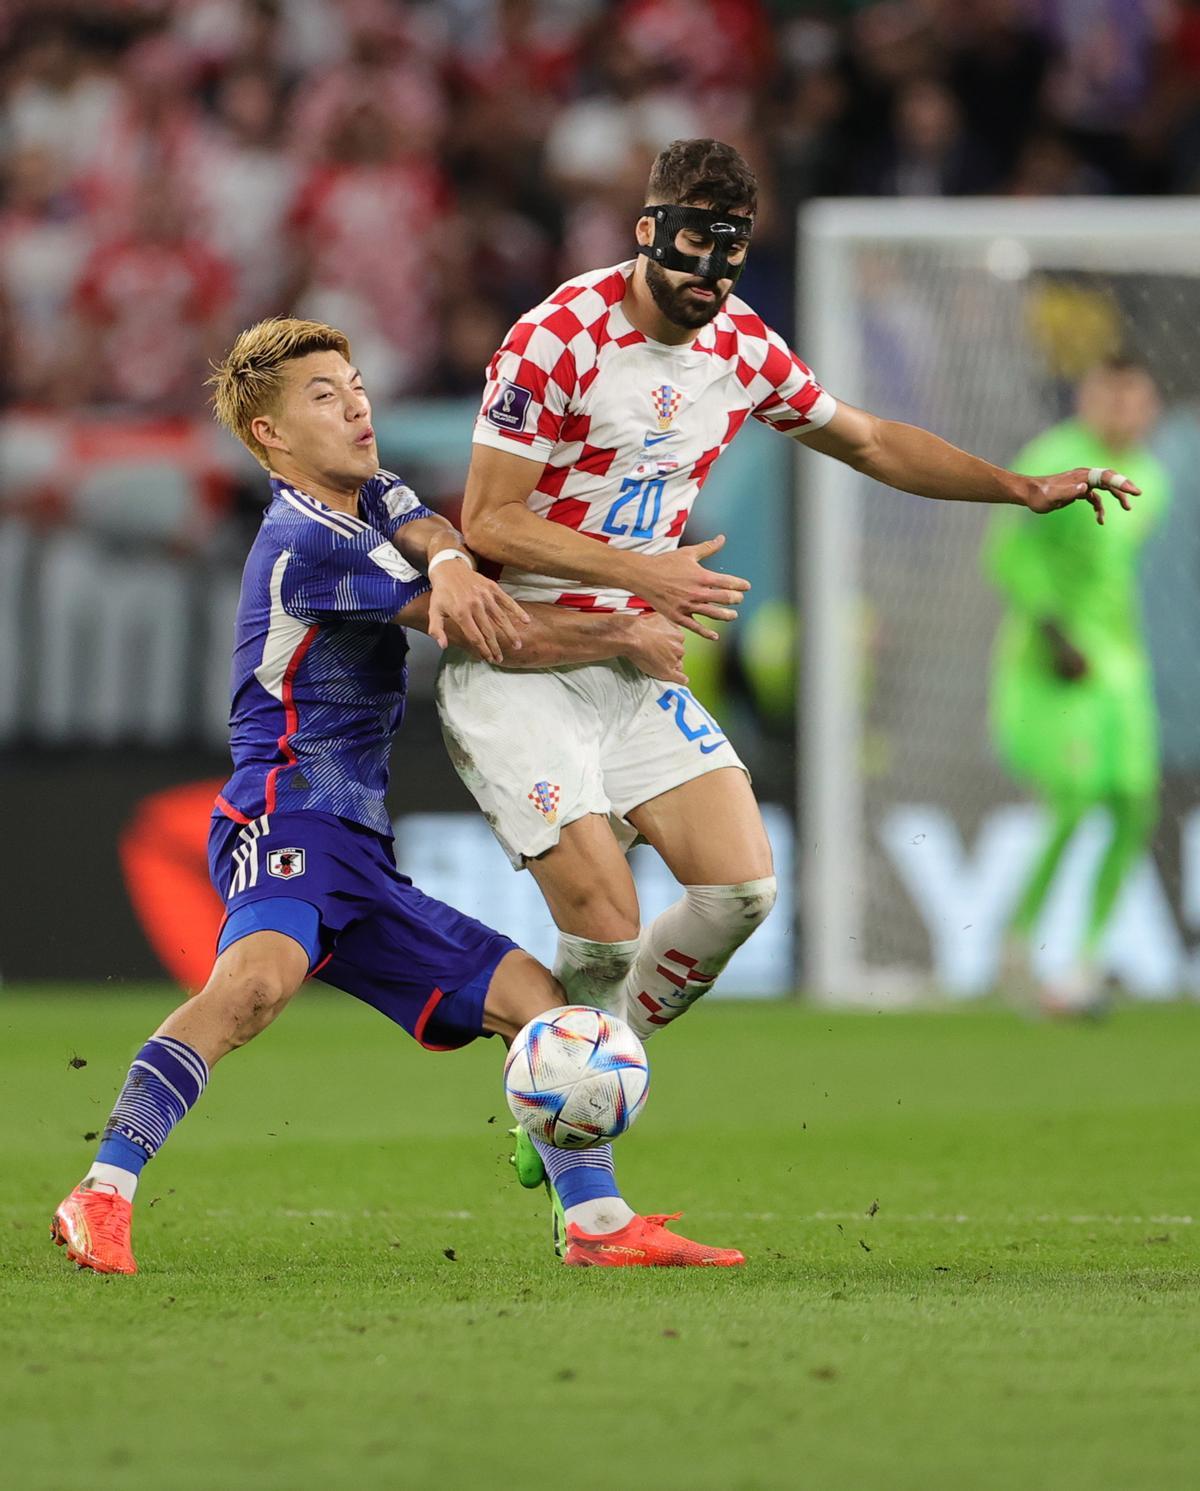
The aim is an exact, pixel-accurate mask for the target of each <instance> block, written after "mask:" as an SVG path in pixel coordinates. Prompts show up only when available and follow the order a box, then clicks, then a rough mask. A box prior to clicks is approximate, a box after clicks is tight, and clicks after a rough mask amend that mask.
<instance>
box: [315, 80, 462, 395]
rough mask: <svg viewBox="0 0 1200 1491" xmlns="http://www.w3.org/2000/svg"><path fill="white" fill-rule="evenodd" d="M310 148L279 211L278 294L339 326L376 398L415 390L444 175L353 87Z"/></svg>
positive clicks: (435, 304) (434, 331) (432, 334)
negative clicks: (289, 290)
mask: <svg viewBox="0 0 1200 1491" xmlns="http://www.w3.org/2000/svg"><path fill="white" fill-rule="evenodd" d="M321 153H322V155H323V156H324V159H323V161H322V162H321V163H319V164H317V165H315V166H313V167H312V169H311V171H310V172H309V175H308V177H307V178H306V180H305V181H304V183H303V185H302V186H301V188H300V193H299V195H298V197H297V199H296V203H295V206H294V209H293V212H292V216H291V219H290V224H289V232H290V235H291V243H292V248H293V251H294V253H295V255H296V264H295V267H294V275H295V278H294V284H295V285H296V293H295V295H294V296H292V297H289V303H294V308H295V310H296V311H297V312H298V313H299V314H301V315H308V316H312V317H314V318H315V319H317V320H323V321H329V322H331V323H332V324H333V325H335V326H339V327H341V328H342V329H343V330H344V331H345V332H346V334H347V335H348V336H349V338H350V341H351V343H352V344H353V346H354V355H355V361H356V362H357V364H358V366H359V367H360V368H361V370H362V374H363V378H364V380H365V382H366V384H367V386H368V388H370V389H371V390H372V392H373V394H374V396H375V397H376V398H377V399H384V398H390V397H392V396H394V395H396V394H401V393H410V392H418V391H424V390H426V389H427V388H428V387H429V383H430V376H431V371H432V364H433V362H434V360H435V358H436V355H437V343H438V318H439V313H440V308H441V301H442V280H441V276H442V272H443V268H444V264H443V260H442V256H441V252H440V250H441V243H442V238H443V230H444V226H445V223H446V220H447V217H448V214H449V208H450V192H449V185H448V182H447V180H446V178H445V175H444V174H443V172H442V170H441V168H440V166H439V165H438V162H437V158H436V157H435V156H434V155H432V154H431V153H427V152H424V151H415V150H413V149H412V148H411V144H410V141H409V139H408V137H407V136H406V134H405V133H404V131H403V126H402V122H401V121H400V120H399V119H397V118H396V116H395V115H393V114H392V113H391V112H390V111H389V110H388V109H387V108H386V107H385V106H384V105H383V103H381V102H376V101H372V100H371V99H369V98H366V97H359V96H357V95H355V94H351V95H350V96H349V98H348V100H347V102H346V106H345V110H344V112H343V113H341V114H340V115H337V116H335V117H334V118H333V120H332V121H331V123H330V126H329V133H328V136H327V137H326V139H325V141H324V142H323V150H322V152H321Z"/></svg>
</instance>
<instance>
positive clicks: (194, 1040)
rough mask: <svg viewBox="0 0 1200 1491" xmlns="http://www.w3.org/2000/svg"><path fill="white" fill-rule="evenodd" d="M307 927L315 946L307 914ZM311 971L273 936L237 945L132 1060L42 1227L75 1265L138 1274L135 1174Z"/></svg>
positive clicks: (304, 956) (294, 948) (302, 955)
mask: <svg viewBox="0 0 1200 1491" xmlns="http://www.w3.org/2000/svg"><path fill="white" fill-rule="evenodd" d="M309 909H311V908H309ZM312 923H313V926H312V930H313V934H314V937H315V934H316V912H315V911H314V912H312ZM309 962H310V955H309V953H308V951H307V950H306V949H305V948H304V947H303V946H302V945H301V944H300V943H299V942H297V941H295V940H294V939H293V938H291V937H290V936H285V935H284V934H282V933H280V932H268V931H260V932H254V933H252V934H251V935H249V936H246V937H243V938H241V939H240V940H238V941H236V942H234V943H233V944H232V945H231V946H227V947H226V949H225V951H224V952H223V953H221V955H220V956H219V957H218V958H217V961H216V963H215V964H214V965H213V970H212V973H211V974H210V975H209V978H208V982H207V983H206V984H205V986H204V988H203V989H202V990H201V991H200V993H199V994H197V995H196V996H195V997H194V998H192V999H189V1000H188V1001H187V1002H186V1003H185V1004H182V1005H180V1006H179V1008H178V1009H177V1010H175V1011H174V1013H173V1014H171V1015H168V1017H167V1018H166V1020H164V1021H163V1023H162V1024H161V1025H160V1026H159V1028H158V1030H157V1031H156V1032H155V1033H154V1035H152V1036H151V1037H150V1039H149V1040H148V1041H147V1042H146V1044H145V1045H144V1046H143V1047H142V1048H141V1050H140V1051H139V1052H138V1053H137V1055H136V1056H135V1057H134V1059H133V1063H132V1065H131V1066H130V1068H129V1074H128V1076H127V1077H126V1079H125V1085H124V1086H123V1087H122V1088H121V1092H120V1095H119V1096H118V1098H117V1102H116V1106H115V1107H114V1108H113V1111H112V1114H111V1116H110V1117H109V1120H108V1122H107V1124H106V1125H105V1127H104V1133H103V1136H102V1137H101V1140H100V1147H99V1149H98V1150H97V1151H96V1159H95V1162H94V1164H93V1165H92V1167H91V1169H90V1170H89V1171H88V1173H87V1175H86V1176H84V1178H83V1180H82V1181H80V1183H79V1185H77V1186H76V1187H75V1189H74V1190H73V1191H72V1192H71V1194H70V1195H69V1196H68V1197H67V1198H66V1200H65V1201H63V1202H62V1204H61V1205H60V1206H59V1207H58V1209H57V1211H56V1212H55V1213H54V1217H53V1220H52V1222H51V1224H50V1230H51V1235H52V1236H53V1238H54V1240H55V1241H56V1242H58V1243H59V1244H63V1245H65V1246H66V1249H67V1256H68V1257H69V1258H70V1259H72V1260H73V1261H74V1262H75V1263H77V1264H79V1265H80V1266H81V1267H83V1268H90V1269H94V1270H95V1271H96V1272H97V1273H121V1274H132V1273H136V1272H137V1265H136V1263H135V1262H134V1258H133V1252H132V1250H131V1247H130V1240H129V1233H130V1225H131V1222H132V1203H133V1197H134V1193H135V1192H136V1190H137V1184H138V1177H139V1175H140V1174H141V1171H142V1167H143V1166H144V1165H145V1164H146V1162H147V1160H150V1159H152V1158H153V1157H154V1155H155V1154H157V1152H158V1151H159V1149H161V1147H162V1146H163V1144H164V1143H165V1142H166V1140H167V1136H168V1135H169V1134H170V1132H171V1130H172V1129H173V1128H174V1127H175V1125H176V1124H177V1123H178V1122H179V1121H180V1119H181V1118H183V1117H184V1116H185V1115H186V1114H187V1113H188V1112H189V1111H190V1110H191V1109H192V1107H193V1106H194V1105H195V1104H196V1102H197V1101H198V1100H199V1098H200V1095H201V1093H202V1092H203V1091H204V1089H205V1087H206V1085H207V1083H208V1077H209V1073H210V1071H211V1070H212V1067H213V1066H214V1065H215V1063H216V1062H218V1061H219V1060H220V1059H221V1057H222V1056H225V1055H227V1054H228V1053H229V1052H230V1051H233V1050H235V1049H236V1048H237V1047H238V1046H244V1045H245V1044H246V1042H247V1041H249V1040H252V1039H253V1037H254V1036H256V1035H258V1034H259V1032H260V1031H262V1030H265V1029H266V1027H267V1026H268V1025H269V1024H270V1023H271V1021H272V1020H273V1019H274V1018H275V1017H276V1015H278V1014H279V1012H280V1011H281V1010H282V1009H283V1008H284V1006H285V1005H286V1004H287V1002H288V1000H289V999H291V997H292V995H293V994H294V993H295V992H296V990H297V989H298V988H299V987H300V985H301V984H302V983H303V982H304V979H305V977H306V975H307V974H308V969H309Z"/></svg>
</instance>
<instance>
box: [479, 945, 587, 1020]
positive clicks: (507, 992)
mask: <svg viewBox="0 0 1200 1491" xmlns="http://www.w3.org/2000/svg"><path fill="white" fill-rule="evenodd" d="M566 1003H567V998H566V995H565V994H564V993H563V987H562V985H561V984H560V983H559V982H558V980H557V979H556V978H555V977H554V975H553V974H552V973H551V972H550V970H549V969H548V968H547V967H545V966H544V965H543V964H541V963H539V962H538V960H537V959H536V958H533V957H531V956H530V955H529V954H528V953H527V952H523V951H522V950H521V949H519V948H517V949H515V950H514V951H513V952H511V953H507V954H506V955H505V956H504V957H503V958H502V959H501V960H500V962H499V963H498V964H497V966H496V971H495V973H493V974H492V981H491V983H490V984H489V985H488V991H487V998H486V999H485V1000H484V1003H483V1028H484V1029H485V1030H486V1031H487V1032H488V1033H489V1034H491V1035H498V1036H500V1037H501V1038H502V1039H503V1040H504V1041H505V1042H508V1041H511V1040H512V1038H513V1036H515V1035H516V1033H517V1031H519V1030H521V1029H523V1027H524V1026H526V1025H528V1024H529V1022H530V1020H532V1019H533V1018H534V1017H535V1016H536V1015H541V1014H544V1013H545V1012H546V1010H551V1009H558V1008H559V1007H560V1006H561V1005H564V1004H566Z"/></svg>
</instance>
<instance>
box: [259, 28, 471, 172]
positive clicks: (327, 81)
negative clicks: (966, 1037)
mask: <svg viewBox="0 0 1200 1491" xmlns="http://www.w3.org/2000/svg"><path fill="white" fill-rule="evenodd" d="M341 9H342V14H343V18H344V19H345V21H346V24H347V26H348V29H349V38H348V46H349V55H348V56H347V58H346V59H345V60H344V61H339V62H336V63H335V64H334V65H333V66H332V67H330V68H328V69H327V70H326V71H324V72H317V73H316V74H315V76H313V77H311V78H309V79H306V81H305V84H304V87H303V88H302V89H300V90H299V92H298V94H297V98H296V105H295V109H294V112H293V115H292V118H291V121H290V123H289V129H288V136H289V142H290V144H291V145H292V146H293V147H294V148H295V149H297V150H299V151H300V152H301V153H303V154H305V155H308V156H309V157H311V158H313V159H321V158H322V157H323V156H324V155H325V153H326V152H327V149H328V146H329V142H330V140H331V139H332V137H333V136H334V134H335V133H336V132H337V131H338V130H339V129H340V128H341V126H342V123H343V121H344V120H345V119H346V118H347V116H348V115H349V114H350V113H351V112H353V111H354V110H356V109H363V108H371V109H375V110H377V111H378V112H379V113H380V114H381V115H385V116H386V117H387V118H388V120H389V122H390V130H391V131H393V132H394V133H395V134H397V135H398V136H399V137H400V139H402V140H403V144H404V149H405V152H406V153H407V154H409V155H412V156H416V155H422V154H425V153H428V152H432V151H434V150H435V149H436V148H437V147H438V146H439V145H440V143H441V136H442V131H443V129H444V127H445V113H446V108H445V99H444V91H443V86H442V78H441V58H440V55H439V52H438V49H437V46H436V38H435V37H434V36H432V35H430V34H429V33H428V32H427V31H425V30H423V29H422V26H421V24H420V22H419V19H418V18H417V17H416V15H415V14H414V12H413V11H411V10H410V9H409V8H408V7H406V6H403V5H395V4H389V3H388V0H344V4H343V6H342V7H341Z"/></svg>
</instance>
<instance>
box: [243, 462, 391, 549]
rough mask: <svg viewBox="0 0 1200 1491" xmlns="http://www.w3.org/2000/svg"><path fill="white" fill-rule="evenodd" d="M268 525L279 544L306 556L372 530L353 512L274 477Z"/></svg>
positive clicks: (357, 537) (354, 538)
mask: <svg viewBox="0 0 1200 1491" xmlns="http://www.w3.org/2000/svg"><path fill="white" fill-rule="evenodd" d="M271 497H272V500H271V505H270V508H269V509H268V512H267V516H268V520H269V523H268V527H269V531H270V534H271V537H272V538H273V540H274V542H275V543H276V544H277V545H278V547H279V548H281V549H283V548H286V549H287V550H288V551H289V553H291V554H293V555H295V556H297V557H302V558H306V559H321V558H322V557H324V556H325V555H326V554H329V553H330V552H331V551H332V550H334V549H336V548H337V547H339V545H342V544H345V543H346V542H348V541H349V542H354V541H356V540H358V539H360V538H361V536H362V535H363V534H364V533H366V534H370V533H371V532H372V531H373V530H372V528H371V525H370V524H369V523H365V522H364V521H363V520H362V519H361V518H358V517H355V516H354V515H353V514H352V513H343V512H338V511H337V510H336V509H334V508H332V507H328V506H326V504H325V503H324V502H320V501H319V500H318V499H317V498H316V497H310V496H309V494H308V493H307V492H304V491H302V490H301V489H300V488H299V487H294V486H292V485H290V484H289V483H288V482H284V481H281V480H279V478H278V477H273V478H272V480H271Z"/></svg>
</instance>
